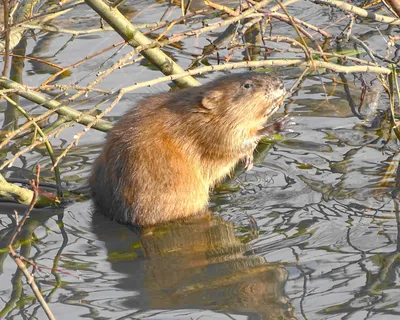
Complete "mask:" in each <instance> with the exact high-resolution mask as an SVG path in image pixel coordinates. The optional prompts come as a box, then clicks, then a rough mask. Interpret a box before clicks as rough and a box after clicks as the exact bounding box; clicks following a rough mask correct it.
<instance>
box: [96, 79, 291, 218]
mask: <svg viewBox="0 0 400 320" xmlns="http://www.w3.org/2000/svg"><path fill="white" fill-rule="evenodd" d="M246 84H247V85H248V84H250V85H251V87H250V88H246V87H245V85H246ZM282 87H283V85H282V82H281V81H280V80H279V79H277V78H274V77H270V76H266V75H264V74H252V73H244V74H236V75H229V76H226V77H223V78H220V79H217V80H215V81H213V82H210V83H208V84H206V85H203V86H200V87H193V88H188V89H183V90H179V91H176V92H170V93H163V94H158V95H155V96H152V97H149V98H147V99H144V100H142V101H141V102H140V103H139V104H138V105H137V106H136V107H134V108H133V109H131V110H130V111H128V112H127V113H126V114H125V115H124V116H123V117H122V118H121V119H120V120H119V122H118V123H117V124H116V125H115V127H114V128H113V129H112V130H111V131H110V132H109V134H108V136H107V141H106V143H105V146H104V149H103V152H102V153H101V154H100V156H99V158H98V159H97V160H96V161H95V163H94V166H93V171H92V176H91V178H90V181H89V183H90V187H91V191H92V197H93V200H94V203H95V207H96V209H97V210H99V211H101V212H102V213H103V214H105V215H107V216H109V217H111V218H113V219H114V220H116V221H119V222H122V223H127V224H138V225H154V224H157V223H161V222H166V221H170V220H174V219H178V218H184V217H188V216H191V215H194V214H196V213H199V212H202V211H203V210H205V209H206V208H207V204H208V198H209V190H210V189H211V188H212V187H213V186H214V185H215V184H216V183H218V182H219V181H221V180H222V179H223V178H224V177H226V176H227V175H228V174H229V172H230V171H231V170H232V169H233V168H234V166H235V165H236V164H237V162H238V161H240V160H241V159H243V158H244V157H246V156H247V155H249V154H251V153H252V151H253V149H254V148H255V146H256V144H257V142H258V140H259V139H260V136H259V135H258V132H259V130H261V129H262V125H263V123H265V121H266V120H267V118H266V117H265V115H266V114H268V113H271V112H272V113H273V112H274V111H275V110H276V105H275V103H276V99H277V98H278V97H279V95H281V94H282V92H281V91H282Z"/></svg>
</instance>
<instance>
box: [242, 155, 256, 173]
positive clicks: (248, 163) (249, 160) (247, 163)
mask: <svg viewBox="0 0 400 320" xmlns="http://www.w3.org/2000/svg"><path fill="white" fill-rule="evenodd" d="M253 159H254V158H253V155H251V156H246V157H245V158H244V168H245V170H246V171H250V170H251V169H252V168H253Z"/></svg>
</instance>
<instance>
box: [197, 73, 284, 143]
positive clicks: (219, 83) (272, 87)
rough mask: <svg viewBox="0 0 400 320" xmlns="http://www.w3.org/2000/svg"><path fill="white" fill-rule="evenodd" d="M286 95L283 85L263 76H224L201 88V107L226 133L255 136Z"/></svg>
mask: <svg viewBox="0 0 400 320" xmlns="http://www.w3.org/2000/svg"><path fill="white" fill-rule="evenodd" d="M285 93H286V90H285V87H284V85H283V82H282V81H281V80H280V79H279V78H277V77H274V76H270V75H267V74H265V73H251V72H246V73H240V74H234V75H229V76H225V77H222V78H219V79H217V80H215V81H212V82H210V83H209V84H207V85H206V86H204V91H203V97H202V100H201V107H202V108H204V109H206V110H207V111H208V116H209V117H210V120H211V121H213V120H216V121H217V123H219V125H221V126H223V127H225V128H224V129H225V130H227V131H235V132H236V133H238V134H240V135H244V136H249V135H250V136H252V135H256V133H257V131H258V130H261V129H262V125H263V124H264V123H265V122H266V121H267V119H268V117H269V116H270V115H272V114H273V113H274V112H275V111H277V110H278V108H279V106H280V105H281V104H282V102H283V99H284V95H285Z"/></svg>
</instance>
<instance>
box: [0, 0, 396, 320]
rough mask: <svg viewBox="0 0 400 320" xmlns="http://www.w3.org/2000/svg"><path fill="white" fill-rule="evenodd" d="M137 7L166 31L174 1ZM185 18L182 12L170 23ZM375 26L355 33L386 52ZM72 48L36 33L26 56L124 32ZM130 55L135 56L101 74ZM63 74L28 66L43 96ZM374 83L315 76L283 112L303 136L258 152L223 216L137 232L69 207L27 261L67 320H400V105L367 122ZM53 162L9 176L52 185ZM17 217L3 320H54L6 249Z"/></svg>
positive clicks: (31, 224)
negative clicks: (394, 121)
mask: <svg viewBox="0 0 400 320" xmlns="http://www.w3.org/2000/svg"><path fill="white" fill-rule="evenodd" d="M132 3H133V2H132ZM132 3H129V2H128V5H129V4H132ZM132 8H133V7H131V8H130V10H131V14H132V15H136V18H134V20H133V21H134V22H135V23H143V22H148V21H152V20H154V21H155V20H157V19H159V18H160V16H161V15H162V13H163V12H164V11H165V10H166V9H167V4H166V3H156V2H152V1H136V2H135V6H134V8H135V10H133V9H132ZM306 8H307V9H308V10H309V11H307V10H305V9H306ZM128 9H129V7H128ZM128 11H129V10H128ZM290 11H291V13H293V14H294V15H296V17H298V18H299V19H304V20H306V21H308V22H310V23H314V24H316V25H319V26H321V25H322V26H329V27H330V29H328V30H330V31H331V32H333V31H335V30H337V28H339V27H341V26H343V25H345V23H346V22H344V21H342V22H336V23H332V21H335V20H336V19H337V18H339V17H340V16H341V14H339V12H336V11H334V12H333V11H330V10H327V9H322V8H320V7H317V6H311V5H310V3H306V2H299V4H298V5H297V6H294V7H292V8H291V10H290ZM306 11H307V12H306ZM179 14H180V13H179V10H175V11H172V13H171V17H170V19H172V18H174V17H178V16H179ZM311 16H312V19H311V20H310V17H311ZM149 17H151V18H149ZM58 22H59V25H60V27H62V28H70V29H80V30H83V29H89V28H93V27H95V26H97V23H98V20H97V18H96V17H95V15H94V14H93V13H92V11H91V10H90V9H89V8H87V7H85V6H81V7H79V9H75V10H73V11H71V12H70V13H68V14H67V15H66V16H64V17H62V18H60V19H59V20H58ZM276 26H277V27H276V28H275V29H274V32H275V33H276V34H282V35H285V34H290V35H292V36H295V34H294V33H293V30H292V29H291V28H290V27H288V26H286V25H285V24H283V23H277V24H276ZM377 27H378V25H374V24H370V25H356V26H355V27H354V28H355V31H354V32H356V33H357V34H358V35H360V37H361V35H364V38H363V39H364V41H366V42H367V43H368V45H370V46H371V48H373V49H374V50H376V51H378V52H383V51H384V46H385V45H384V44H383V43H384V41H383V36H382V34H385V31H384V28H382V30H381V33H382V34H380V33H378V32H376V28H377ZM174 30H176V32H177V31H180V30H181V31H182V30H184V26H176V29H174ZM396 32H398V31H396ZM214 36H215V34H213V33H212V34H208V35H203V36H201V37H199V38H196V39H195V38H190V39H188V40H185V41H183V42H182V46H181V49H176V48H175V49H168V50H169V52H170V53H171V54H172V55H173V56H174V58H175V59H176V61H177V62H178V63H179V64H180V65H181V66H183V67H185V66H188V65H189V64H190V62H191V57H190V55H189V53H193V52H196V53H198V54H200V53H201V47H202V46H204V45H206V44H208V42H207V40H206V38H207V37H214ZM70 39H71V35H67V34H63V33H58V34H50V33H45V32H43V33H38V34H37V36H36V40H35V39H33V38H32V37H31V36H30V35H28V37H27V47H26V53H27V55H32V56H36V57H42V58H44V57H46V58H47V59H48V60H49V61H52V62H53V63H57V64H61V65H63V66H64V65H70V64H72V63H75V62H76V61H78V60H80V59H82V58H83V57H84V56H87V55H89V54H91V53H94V52H97V51H100V50H101V49H102V48H104V47H106V46H108V45H110V44H112V43H115V42H117V41H120V38H119V37H118V36H116V35H115V34H114V33H113V32H105V33H101V34H89V35H80V36H78V37H76V38H74V39H72V41H70V42H69V40H70ZM66 44H67V45H66ZM64 45H66V47H64V48H63V46H64ZM60 49H62V50H61V51H60ZM127 52H129V49H127V48H125V49H122V51H121V52H120V53H118V55H117V56H116V57H112V58H111V60H110V61H107V62H106V64H105V66H104V67H103V69H104V68H107V67H109V66H110V65H111V64H112V63H113V62H115V61H117V59H118V58H120V57H121V56H122V54H125V53H127ZM110 56H111V53H110V52H108V53H107V54H106V55H100V56H98V57H96V58H94V59H93V60H90V61H89V62H87V63H85V64H82V65H81V66H79V67H77V68H75V69H73V70H72V71H71V74H69V75H68V76H67V77H65V78H64V79H58V80H57V83H62V84H71V83H75V82H79V84H80V85H82V86H83V85H85V84H87V83H88V82H89V81H91V80H93V79H94V78H95V74H96V72H97V71H99V70H97V69H96V68H97V67H98V66H99V65H100V64H101V63H103V62H104V61H106V59H107V58H108V57H110ZM285 56H287V57H293V56H296V55H295V54H290V53H287V54H286V55H285ZM272 57H280V56H279V55H278V54H272ZM362 57H364V58H365V55H364V56H363V55H362ZM238 58H240V53H238ZM52 72H54V71H52V70H47V69H44V67H43V65H40V64H38V63H37V62H31V61H26V62H25V66H24V71H23V81H24V83H25V84H27V85H30V86H34V85H38V84H39V83H40V82H42V81H44V80H46V79H47V78H48V77H49V75H50V74H52ZM276 72H277V73H278V74H279V75H280V76H281V77H282V78H283V79H284V81H285V84H286V86H287V87H288V88H290V87H291V85H292V84H293V83H294V82H295V80H296V78H297V77H298V76H299V75H300V74H301V71H300V70H298V69H295V68H286V69H280V70H277V71H276ZM217 75H218V74H210V75H206V76H204V77H202V78H199V81H201V82H203V83H204V82H206V81H207V79H211V78H214V77H216V76H217ZM158 76H160V74H159V72H157V71H154V70H150V69H148V68H145V67H144V66H140V65H139V64H134V65H133V66H130V67H127V68H123V69H121V70H117V71H116V72H115V73H114V74H113V75H111V76H110V77H108V78H106V80H105V81H104V82H103V83H102V84H101V85H100V87H101V88H104V89H109V90H114V89H118V88H121V87H125V86H128V85H131V84H132V83H134V82H139V81H143V80H149V79H154V78H156V77H158ZM364 77H365V79H366V80H367V81H369V80H370V79H373V78H374V76H373V75H365V76H364ZM365 79H360V78H359V75H357V76H353V75H341V77H340V76H339V75H337V74H334V73H326V72H325V71H323V70H320V72H319V73H316V74H313V75H311V76H308V77H305V78H304V79H303V81H302V82H301V83H300V85H299V86H298V88H297V89H296V90H295V91H294V93H293V94H292V95H291V96H290V97H289V98H288V99H287V100H286V102H285V104H284V106H283V107H282V108H281V109H280V110H279V112H278V114H277V115H276V117H280V116H282V115H283V113H284V112H285V113H288V114H290V115H291V116H293V117H294V120H295V122H296V125H294V126H292V130H293V132H292V133H285V134H284V137H285V139H283V140H280V141H277V142H275V143H273V144H261V145H260V146H259V148H258V150H257V152H256V165H255V167H254V168H253V169H252V170H251V171H249V172H247V173H242V174H240V175H238V176H237V177H235V178H233V179H231V180H229V181H226V182H224V184H223V185H221V186H219V187H218V188H217V190H216V191H215V192H214V194H213V195H212V201H211V205H210V209H211V210H212V211H213V212H214V214H213V215H211V216H210V217H208V218H204V219H199V220H195V221H190V222H187V223H173V224H170V225H166V226H160V227H157V228H150V229H146V230H143V231H142V232H139V231H138V230H132V229H129V228H127V227H124V226H121V225H118V224H115V223H112V222H110V221H108V220H107V219H104V218H103V217H99V216H93V215H92V211H91V204H90V201H89V200H75V201H73V202H72V203H70V204H69V205H67V206H66V207H65V208H64V209H58V210H49V209H42V210H34V211H33V212H32V214H31V218H30V219H29V220H28V222H27V225H26V227H25V229H24V233H23V235H22V239H28V240H25V241H23V242H21V245H20V250H21V254H23V255H24V256H26V257H29V258H30V259H32V260H34V261H35V262H36V263H37V264H38V266H39V268H38V271H37V272H36V273H35V276H36V281H37V283H38V285H39V286H40V288H41V289H42V292H43V295H44V297H45V298H46V299H47V300H48V302H49V306H50V308H51V310H52V311H53V313H54V315H55V316H56V318H57V319H79V318H90V319H92V318H93V319H398V318H399V317H400V307H399V303H400V298H399V296H400V288H399V271H400V269H399V259H398V257H399V252H400V251H399V248H398V243H399V241H398V235H399V209H398V200H397V194H398V190H399V185H400V184H399V181H398V173H397V170H398V163H399V160H400V156H399V147H398V143H397V141H396V139H395V138H394V137H392V136H390V131H389V128H388V125H386V124H385V120H383V121H381V122H380V121H378V120H379V118H377V115H379V113H376V112H375V109H374V108H375V104H374V103H373V102H374V101H375V100H374V94H375V95H377V94H378V100H377V102H378V103H377V107H378V108H379V109H381V110H386V109H387V108H388V106H389V101H388V97H387V95H386V94H385V93H382V94H380V95H379V92H378V91H379V90H380V89H371V90H372V91H371V92H370V93H369V95H370V96H369V97H370V99H371V100H368V99H367V100H366V101H367V102H368V101H370V103H364V104H363V105H362V107H361V108H360V109H358V106H359V104H360V96H361V91H362V90H361V82H362V81H363V80H365ZM346 81H347V82H348V84H347V85H344V84H343V83H344V82H346ZM168 89H169V86H168V85H167V84H165V83H164V84H161V85H157V86H155V87H151V88H144V89H140V90H138V91H135V92H134V93H133V94H129V95H127V97H125V98H124V99H123V100H122V101H121V102H120V103H119V104H118V105H117V106H116V107H115V108H114V109H113V110H112V112H111V113H110V114H109V115H108V116H109V118H108V119H110V120H114V119H115V118H116V117H119V116H120V115H121V114H122V113H123V112H124V111H125V110H126V109H127V108H129V107H131V106H132V105H133V104H134V102H135V101H137V100H138V99H140V98H141V97H142V96H144V95H147V94H153V93H157V92H161V91H166V90H168ZM346 90H347V93H346ZM377 92H378V93H377ZM349 101H350V102H349ZM371 101H372V102H371ZM80 102H81V103H80V105H79V106H78V107H77V108H78V109H79V110H84V109H89V108H91V107H92V106H93V104H95V103H96V102H98V99H97V98H95V97H92V98H91V99H89V100H85V99H84V98H82V99H81V100H80ZM21 104H22V105H24V106H26V107H27V108H32V107H33V106H34V105H33V104H32V103H29V102H27V101H21ZM354 105H355V106H356V107H357V108H355V107H354ZM0 108H1V109H0V110H2V111H3V110H4V108H5V106H4V105H1V106H0ZM42 111H43V110H42V109H40V108H37V109H35V110H34V111H32V113H33V114H39V113H40V112H42ZM3 119H4V116H3V114H0V120H1V121H3ZM21 121H22V120H21ZM82 128H83V127H81V126H78V125H75V126H73V127H70V128H67V129H65V130H64V131H62V132H61V134H60V135H59V136H58V137H57V138H55V139H52V143H53V145H54V147H55V149H56V153H57V154H60V153H61V152H62V150H63V149H64V148H65V147H66V146H67V145H68V144H69V143H70V142H71V141H72V140H73V136H74V135H75V134H77V133H79V132H81V130H82ZM103 139H104V134H102V133H99V132H97V131H95V130H90V131H89V132H88V133H87V134H85V135H84V136H83V137H82V138H81V139H80V140H79V145H78V146H76V147H74V148H73V149H72V150H71V151H70V152H69V154H68V156H67V157H66V158H65V159H64V160H63V161H62V162H61V164H60V170H61V173H62V179H63V184H64V187H65V189H68V190H74V189H76V188H78V187H81V186H82V185H83V184H84V183H85V181H86V178H87V176H88V174H89V171H90V165H91V163H92V161H93V160H94V159H95V157H96V156H97V155H98V153H99V150H100V148H101V143H102V141H103ZM19 148H21V145H19V144H15V145H14V146H13V147H10V148H5V149H4V150H2V151H1V159H2V161H5V160H6V159H10V158H11V157H12V154H15V153H16V152H17V151H18V149H19ZM45 155H46V151H45V149H44V148H43V147H40V148H39V149H35V150H34V151H30V152H28V153H25V154H24V155H23V156H21V157H20V158H19V159H17V160H16V161H14V163H13V166H12V167H10V168H7V169H5V170H4V171H3V173H4V175H5V176H6V177H7V178H14V179H15V178H25V179H26V178H31V177H32V176H33V172H34V167H35V165H36V164H37V163H40V164H41V166H42V178H43V181H42V182H43V183H44V182H48V183H53V184H54V178H53V177H54V175H53V173H52V172H51V171H50V168H51V163H50V160H49V159H48V157H46V156H45ZM15 209H17V210H18V212H19V213H20V214H22V213H23V211H24V208H23V207H19V206H15V205H12V204H2V205H1V207H0V318H1V317H5V318H8V319H22V318H38V319H43V318H45V315H44V313H43V311H42V309H41V308H40V307H39V305H38V303H37V301H36V300H35V298H34V296H33V294H32V291H31V289H30V287H29V285H27V284H26V280H25V279H24V278H23V277H22V275H21V274H20V272H19V271H18V270H17V267H16V265H15V264H14V262H13V261H12V260H11V259H10V257H9V256H8V251H7V249H6V244H7V241H8V238H9V236H10V234H11V232H12V231H13V229H14V228H15V219H14V215H13V210H15Z"/></svg>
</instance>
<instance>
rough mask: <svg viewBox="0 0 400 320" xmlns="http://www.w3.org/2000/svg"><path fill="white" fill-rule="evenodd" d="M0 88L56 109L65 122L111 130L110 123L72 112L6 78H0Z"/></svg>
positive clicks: (68, 108)
mask: <svg viewBox="0 0 400 320" xmlns="http://www.w3.org/2000/svg"><path fill="white" fill-rule="evenodd" d="M0 86H1V87H3V88H6V89H14V90H17V91H16V94H18V95H19V96H21V97H24V98H25V99H28V100H29V101H32V102H34V103H37V104H39V105H41V106H43V107H45V108H47V109H50V110H53V109H57V110H56V112H57V113H58V114H60V115H62V116H64V117H65V118H66V120H67V121H76V122H78V123H80V124H83V125H88V124H89V123H93V122H95V124H94V125H93V126H92V127H93V128H95V129H97V130H99V131H103V132H107V131H108V130H110V129H111V128H112V123H111V122H109V121H105V120H101V119H97V118H96V117H93V116H91V115H87V114H83V113H82V112H80V111H77V110H74V109H72V108H70V107H67V106H62V105H61V103H59V102H58V101H55V100H49V99H48V98H46V97H45V96H43V95H42V94H40V93H37V92H35V91H33V90H29V89H27V88H26V87H25V86H23V85H20V84H19V83H17V82H15V81H12V80H10V79H8V78H6V77H0Z"/></svg>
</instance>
